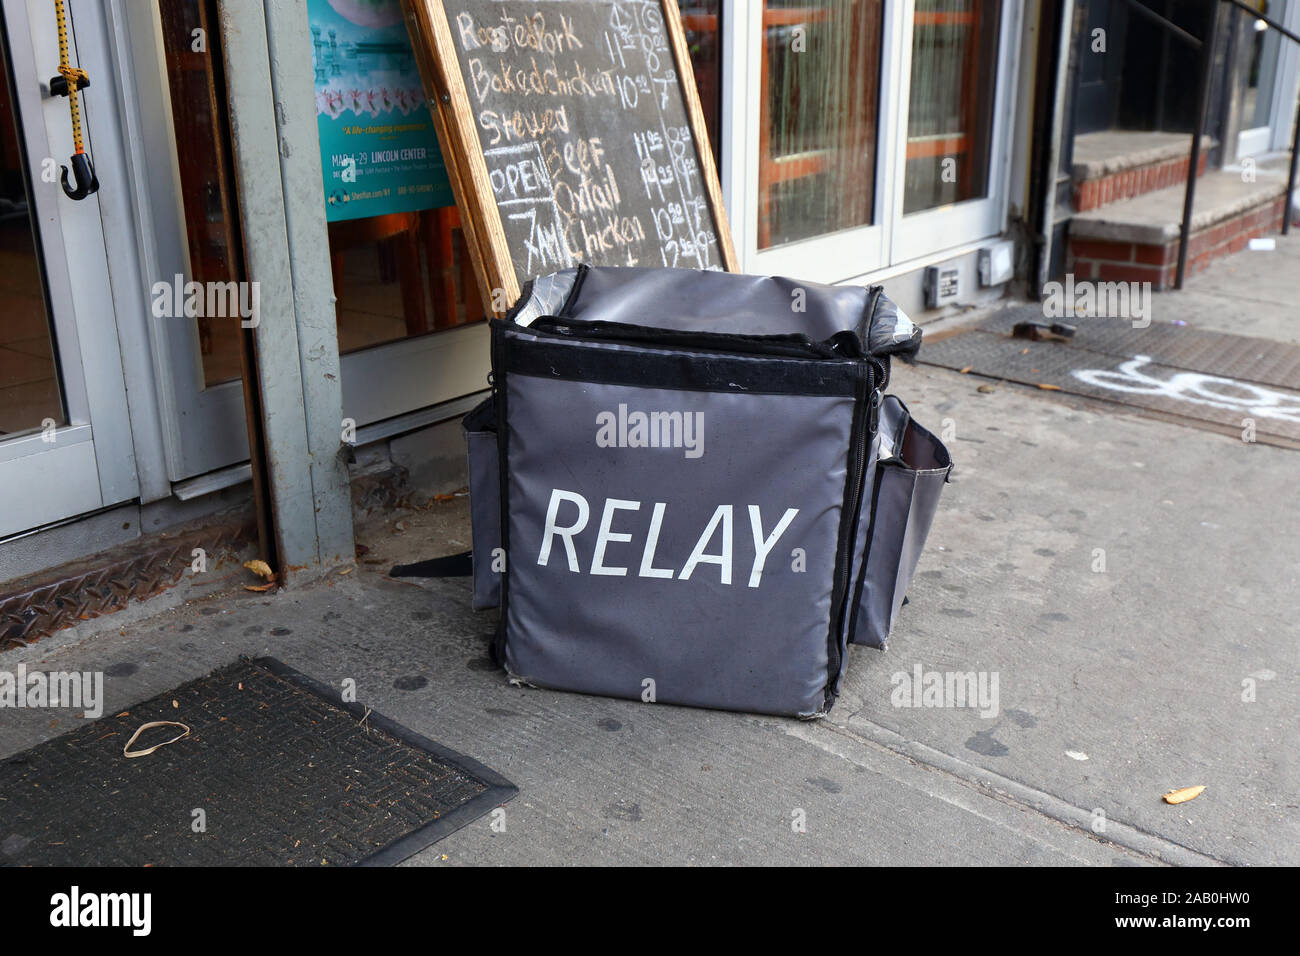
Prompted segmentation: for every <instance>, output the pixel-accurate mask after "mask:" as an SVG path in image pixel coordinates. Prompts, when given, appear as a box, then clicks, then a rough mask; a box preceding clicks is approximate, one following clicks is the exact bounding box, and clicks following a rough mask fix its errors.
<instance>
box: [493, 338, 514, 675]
mask: <svg viewBox="0 0 1300 956" xmlns="http://www.w3.org/2000/svg"><path fill="white" fill-rule="evenodd" d="M507 327H508V326H506V325H505V323H498V322H496V321H493V322H492V323H491V330H492V357H491V361H492V369H493V373H494V374H493V382H492V390H493V395H494V397H495V398H496V410H497V487H498V489H499V491H498V494H497V498H498V499H499V501H500V506H501V542H500V544H499V545H498V547H500V548H501V553H502V554H504V555H505V556H506V566H505V570H504V571H502V572H501V596H500V599H499V600H498V601H497V607H498V615H499V616H498V617H497V630H496V634H495V635H494V636H493V638H492V660H493V662H494V663H495V664H496V665H497V666H498V667H505V666H506V611H507V608H508V607H509V604H510V565H511V560H510V481H509V475H510V470H509V465H508V462H509V453H510V449H509V442H510V430H509V428H508V427H507V425H506V392H507V389H506V366H505V361H504V355H503V353H505V352H506V351H508V349H507V348H506V341H505V329H506V328H507ZM498 369H499V370H500V371H499V372H498V371H497V370H498ZM489 557H490V556H489Z"/></svg>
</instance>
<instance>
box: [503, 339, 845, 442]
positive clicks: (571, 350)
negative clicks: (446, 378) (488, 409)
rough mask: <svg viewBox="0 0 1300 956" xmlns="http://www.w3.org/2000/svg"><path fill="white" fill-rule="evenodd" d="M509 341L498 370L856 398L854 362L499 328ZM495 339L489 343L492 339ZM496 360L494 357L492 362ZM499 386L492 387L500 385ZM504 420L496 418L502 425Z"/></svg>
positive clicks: (583, 379) (612, 382)
mask: <svg viewBox="0 0 1300 956" xmlns="http://www.w3.org/2000/svg"><path fill="white" fill-rule="evenodd" d="M497 334H498V336H499V337H500V338H501V339H502V340H503V344H504V340H506V338H507V336H509V337H510V338H512V339H514V340H515V341H514V342H511V343H510V344H508V345H505V346H504V347H503V348H502V349H501V350H500V351H501V353H503V354H502V355H501V356H500V357H501V358H503V359H504V362H503V364H501V365H499V366H497V367H498V368H500V369H501V370H502V371H504V372H507V373H514V374H517V375H529V376H532V377H534V378H554V379H560V380H563V381H579V382H591V383H594V384H600V385H627V386H632V387H640V388H664V389H676V390H680V391H707V392H733V393H740V394H754V395H825V396H837V395H839V396H843V395H850V396H855V395H857V391H858V373H857V370H858V369H860V368H861V367H862V365H861V363H860V362H853V361H849V360H840V359H804V360H800V359H791V358H785V357H776V356H773V357H761V356H739V355H734V354H728V353H700V352H691V351H685V350H671V349H653V348H636V347H631V346H629V347H625V348H618V349H614V348H601V347H599V346H589V345H586V344H584V343H582V342H577V341H574V342H569V343H565V344H559V343H553V342H547V341H545V340H544V339H541V338H536V337H528V339H527V341H526V344H525V336H523V335H520V334H519V333H517V332H508V331H507V330H505V329H502V330H500V331H499V332H498V333H497ZM494 341H495V339H494ZM497 358H498V356H496V355H494V356H493V359H494V362H495V360H496V359H497ZM500 384H501V383H498V385H500ZM504 421H505V419H504V418H502V422H504Z"/></svg>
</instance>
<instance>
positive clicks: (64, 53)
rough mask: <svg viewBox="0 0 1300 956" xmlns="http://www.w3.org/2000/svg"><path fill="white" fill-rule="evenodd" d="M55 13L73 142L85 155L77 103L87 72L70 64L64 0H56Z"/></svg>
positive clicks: (60, 65) (79, 110) (61, 71)
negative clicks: (66, 83) (78, 93)
mask: <svg viewBox="0 0 1300 956" xmlns="http://www.w3.org/2000/svg"><path fill="white" fill-rule="evenodd" d="M54 12H55V14H57V16H58V18H59V75H60V76H62V77H63V78H64V79H65V80H67V81H68V103H69V106H70V108H71V110H72V142H73V144H74V145H75V146H76V149H77V152H78V153H84V152H85V151H86V149H85V147H84V146H83V145H82V143H81V105H80V104H79V103H78V102H77V90H78V89H79V88H80V87H81V85H82V83H85V82H89V80H90V77H88V76H87V75H86V71H85V70H79V69H77V68H76V67H74V66H71V65H70V64H69V63H68V59H69V57H68V13H67V11H66V10H65V9H64V7H63V0H54Z"/></svg>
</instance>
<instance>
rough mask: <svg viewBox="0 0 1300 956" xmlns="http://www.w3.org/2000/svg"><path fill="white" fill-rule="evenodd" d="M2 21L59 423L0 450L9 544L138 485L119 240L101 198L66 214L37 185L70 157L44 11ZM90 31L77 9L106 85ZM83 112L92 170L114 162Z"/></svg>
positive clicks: (28, 4)
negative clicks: (114, 265)
mask: <svg viewBox="0 0 1300 956" xmlns="http://www.w3.org/2000/svg"><path fill="white" fill-rule="evenodd" d="M0 9H3V12H4V20H5V30H6V33H7V34H8V39H9V46H10V49H9V55H10V67H11V69H12V71H13V78H14V83H13V96H14V99H15V102H16V104H17V107H18V111H19V114H20V123H21V133H22V140H23V142H22V144H21V145H22V147H23V151H24V153H25V158H26V162H27V166H28V170H29V184H30V189H31V191H32V197H31V198H32V207H33V210H32V211H33V214H34V217H35V219H36V222H37V225H38V233H39V235H38V240H39V247H40V250H41V253H42V258H43V260H44V261H43V264H42V265H43V274H44V280H45V283H46V288H47V290H48V297H49V307H50V309H51V311H52V313H53V314H52V315H51V317H50V320H51V323H52V324H53V327H54V334H55V343H56V353H55V362H56V365H57V366H58V369H59V375H60V381H61V383H62V387H63V394H64V396H65V401H66V405H67V408H66V417H67V422H68V423H67V424H66V425H64V426H62V427H56V428H51V429H45V430H42V431H41V432H38V433H34V434H27V435H24V436H20V437H17V438H13V439H9V440H7V441H0V500H3V501H5V502H6V503H8V504H10V507H6V508H5V509H3V511H2V512H0V535H7V534H12V533H16V532H19V531H26V530H29V529H31V528H36V527H39V526H41V525H43V524H48V523H50V522H53V521H57V520H61V519H63V518H67V517H71V516H74V515H77V514H82V513H85V512H88V511H94V510H96V509H99V508H102V507H106V506H109V505H113V504H117V503H120V502H123V501H127V500H129V499H131V498H134V497H135V496H136V495H137V493H138V482H137V476H136V456H135V448H134V444H133V441H132V435H131V422H130V414H129V409H128V404H127V397H126V387H125V382H124V379H123V371H122V356H121V352H120V350H119V345H118V339H117V329H116V325H115V323H114V315H113V309H112V307H111V305H109V304H108V303H110V302H111V298H112V293H111V290H112V282H111V278H110V266H109V261H108V257H107V254H106V248H107V246H108V245H109V244H110V243H109V238H110V237H111V238H112V242H114V243H120V242H123V241H124V240H125V236H126V234H125V233H124V231H123V229H124V223H123V221H122V220H121V219H120V217H118V216H117V215H116V213H117V211H118V207H117V206H116V204H115V203H114V201H113V198H112V197H110V196H105V195H104V193H103V191H102V188H101V192H100V193H95V194H92V195H91V196H89V197H87V198H86V199H84V200H82V201H80V202H76V201H73V200H71V199H69V198H67V197H66V196H64V195H63V190H62V187H61V186H60V185H59V183H58V182H57V181H55V182H48V181H46V180H45V178H44V177H43V176H42V171H43V170H44V169H47V168H49V167H48V164H49V162H50V161H53V162H54V163H59V164H64V165H66V164H67V162H68V160H67V157H69V156H70V155H71V154H72V152H73V144H72V127H71V122H70V118H69V111H68V102H67V100H66V99H64V98H63V97H57V96H52V95H50V94H49V78H50V77H52V76H55V75H57V73H58V62H59V55H58V51H59V48H58V34H57V29H56V21H55V17H54V8H53V5H52V4H50V3H48V2H46V0H0ZM78 14H81V15H82V16H81V19H80V20H78V19H77V15H78ZM89 19H93V15H90V9H89V8H88V7H87V6H86V5H81V6H79V7H78V9H77V10H71V9H70V10H69V20H70V26H71V33H72V39H73V41H74V50H75V51H76V52H75V54H74V56H75V57H76V58H77V61H78V65H80V66H81V68H83V69H85V70H87V72H89V73H90V74H91V75H92V76H94V77H97V78H102V79H106V78H107V74H106V73H104V72H103V70H104V69H105V64H104V62H103V61H102V60H101V59H100V58H99V56H98V54H99V52H100V50H99V49H98V48H97V46H96V44H94V43H93V42H88V43H84V44H82V43H76V40H77V39H78V35H77V27H78V25H79V24H80V25H82V27H83V30H84V29H85V28H87V27H89V26H90V24H88V23H87V20H89ZM105 85H108V84H107V83H105ZM96 89H98V86H96V87H92V90H96ZM81 103H82V119H83V123H82V131H83V138H84V141H85V144H86V149H87V152H88V153H89V155H90V157H91V159H92V161H96V160H98V161H99V164H101V165H102V164H103V163H107V164H109V165H110V166H111V165H112V164H114V163H117V162H119V161H120V160H119V158H118V157H117V156H116V155H115V154H114V152H113V145H114V144H113V142H112V139H111V137H109V136H102V135H98V133H99V132H100V131H103V130H106V129H109V128H111V126H112V124H113V123H114V111H113V109H112V108H111V105H105V104H104V103H103V102H101V100H100V98H99V97H98V96H96V95H95V94H93V93H89V92H88V93H83V94H82V98H81ZM101 149H102V150H103V152H102V153H101V152H100V150H101Z"/></svg>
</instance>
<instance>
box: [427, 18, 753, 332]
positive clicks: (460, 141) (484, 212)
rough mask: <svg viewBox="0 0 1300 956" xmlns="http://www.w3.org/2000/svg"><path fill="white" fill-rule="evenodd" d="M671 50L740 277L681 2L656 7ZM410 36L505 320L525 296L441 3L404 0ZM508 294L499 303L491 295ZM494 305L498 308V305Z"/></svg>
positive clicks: (727, 263) (479, 262)
mask: <svg viewBox="0 0 1300 956" xmlns="http://www.w3.org/2000/svg"><path fill="white" fill-rule="evenodd" d="M658 2H659V4H660V7H661V9H662V10H663V14H664V24H665V26H666V27H667V30H668V39H669V42H670V43H671V45H672V50H673V61H674V65H675V67H676V72H677V78H678V82H679V83H680V85H681V89H682V95H683V97H684V99H685V105H686V116H687V119H688V120H689V122H690V127H691V137H692V139H693V140H694V142H695V149H696V152H697V154H698V160H699V169H700V176H701V179H702V180H703V185H704V192H705V195H706V197H707V199H708V203H709V211H710V213H711V214H712V216H713V223H714V229H715V231H716V232H717V236H718V256H719V258H720V259H721V260H722V266H723V268H724V269H726V270H727V271H728V272H736V271H738V270H739V263H738V261H737V259H736V249H735V246H734V245H733V244H732V240H731V227H730V225H729V223H728V221H727V209H726V206H725V205H723V202H722V187H721V184H720V183H719V181H718V170H717V167H716V166H715V165H714V162H713V150H712V148H711V146H710V144H709V131H708V128H707V126H706V124H705V122H704V111H703V110H702V109H701V108H700V96H699V92H698V90H697V89H696V86H695V70H694V68H693V67H692V66H691V59H690V53H689V52H688V51H687V48H686V34H685V32H684V30H683V28H682V18H681V11H680V10H679V9H678V6H677V0H658ZM402 6H403V8H404V10H405V12H406V25H407V30H408V32H409V33H410V34H411V45H412V47H413V48H414V49H415V57H416V61H417V62H418V63H419V67H420V77H421V79H422V81H423V83H424V91H425V95H426V96H428V98H429V103H430V105H431V106H432V107H435V108H434V109H433V110H432V113H433V123H434V127H435V128H436V130H437V133H438V142H439V144H440V145H441V146H442V153H443V161H444V162H445V163H446V166H447V174H448V176H449V178H450V179H451V188H452V192H453V193H455V195H456V205H457V206H458V207H459V208H460V220H461V228H462V229H463V230H464V232H465V240H466V245H467V247H468V248H469V253H470V258H471V259H472V260H473V263H474V272H475V274H476V275H477V276H478V280H479V292H480V294H481V295H482V297H483V308H484V310H485V312H486V313H487V314H489V315H493V314H495V315H503V314H504V312H503V310H502V309H499V308H495V306H499V305H501V303H502V301H503V300H504V302H505V305H506V306H507V307H508V306H509V305H510V304H512V303H513V302H514V301H515V300H516V299H518V298H519V293H520V291H521V289H520V285H519V280H518V277H517V276H516V275H515V266H514V260H513V258H512V257H511V255H510V246H509V242H508V240H507V238H506V232H505V226H504V224H503V222H502V219H501V211H500V209H499V208H498V207H497V203H496V198H495V196H494V194H493V190H492V183H491V180H490V179H489V176H488V168H487V160H486V159H485V158H484V156H483V150H482V147H481V145H480V143H479V136H478V128H477V126H476V125H475V122H474V114H473V112H472V110H471V108H470V102H469V93H468V91H467V90H466V89H465V81H464V77H463V76H462V75H461V67H460V60H459V59H458V57H457V51H456V46H455V40H454V38H453V35H452V30H451V22H450V21H449V20H448V19H447V10H446V7H445V6H443V0H402ZM494 289H495V290H502V291H504V296H494V295H493V294H492V291H493V290H494ZM494 299H495V300H496V301H495V302H494V301H493V300H494Z"/></svg>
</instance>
